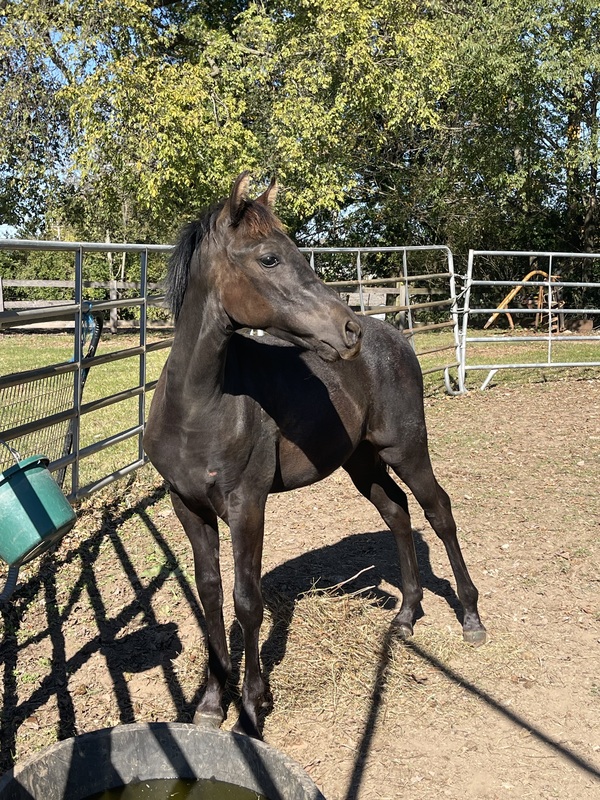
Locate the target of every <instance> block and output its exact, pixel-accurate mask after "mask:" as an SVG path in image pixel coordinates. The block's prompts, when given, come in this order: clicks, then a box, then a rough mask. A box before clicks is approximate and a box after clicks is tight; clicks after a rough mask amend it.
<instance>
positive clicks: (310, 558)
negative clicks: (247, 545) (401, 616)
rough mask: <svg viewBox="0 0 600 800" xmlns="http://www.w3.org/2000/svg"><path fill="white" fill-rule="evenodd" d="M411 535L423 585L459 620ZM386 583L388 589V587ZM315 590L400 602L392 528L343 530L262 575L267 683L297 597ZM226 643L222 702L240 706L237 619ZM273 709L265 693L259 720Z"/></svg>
mask: <svg viewBox="0 0 600 800" xmlns="http://www.w3.org/2000/svg"><path fill="white" fill-rule="evenodd" d="M413 536H414V540H415V549H416V553H417V561H418V564H419V573H420V576H421V582H422V585H423V588H424V589H427V590H429V591H431V592H433V593H434V594H436V595H439V596H440V597H443V598H444V599H445V601H446V602H447V603H448V605H449V607H450V608H451V609H452V611H453V613H454V615H455V616H456V618H457V620H458V621H459V622H460V623H462V606H461V604H460V602H459V600H458V597H457V595H456V592H455V590H454V588H453V587H452V585H451V584H450V582H449V581H448V580H446V579H445V578H440V577H438V576H437V575H436V574H435V573H434V571H433V568H432V566H431V560H430V556H429V545H428V543H427V542H426V540H425V539H424V537H423V536H422V534H421V532H420V531H416V530H414V531H413ZM386 586H388V587H390V588H391V589H392V591H388V589H386V588H385V587H386ZM315 590H316V591H323V592H332V593H335V594H336V595H341V596H343V595H345V594H346V595H354V594H356V593H361V594H362V595H363V597H365V598H367V599H368V600H369V601H370V602H372V603H376V604H377V605H379V606H382V607H383V608H386V609H389V610H390V611H392V610H393V609H394V608H395V607H396V606H398V608H399V600H400V599H401V592H402V582H401V578H400V566H399V562H398V551H397V549H396V543H395V540H394V537H393V534H392V533H391V532H390V531H389V530H382V531H377V532H372V533H361V534H353V535H350V536H346V537H344V538H343V539H341V540H340V541H339V542H336V543H335V544H332V545H328V546H326V547H321V548H317V549H316V550H309V551H307V552H306V553H303V554H302V555H301V556H298V557H297V558H294V559H291V560H289V561H286V562H284V563H283V564H280V565H279V566H277V567H275V568H274V569H272V570H270V571H269V572H267V573H266V574H265V575H264V576H263V578H262V592H263V599H264V604H265V607H266V608H267V609H268V611H269V612H270V615H271V622H270V629H269V632H268V634H267V637H266V639H265V640H264V642H263V645H262V647H261V661H262V669H263V676H264V678H265V680H266V681H267V684H268V682H269V677H270V676H271V674H272V673H273V670H274V669H275V667H276V666H277V665H278V664H280V663H281V662H282V661H283V660H284V658H285V654H286V650H287V642H288V637H289V632H290V628H291V625H292V622H293V616H294V609H295V606H296V602H297V600H299V599H300V598H301V597H302V596H303V595H304V594H306V593H307V592H311V591H315ZM396 590H397V592H396ZM422 616H424V614H423V610H422V608H421V607H419V610H418V612H417V618H416V620H415V621H417V620H418V619H420V618H421V617H422ZM391 619H393V615H392V616H391V617H390V621H391ZM230 649H231V656H232V662H233V672H232V676H231V681H230V690H229V692H228V694H227V697H226V704H227V705H229V704H231V703H233V704H234V705H235V706H238V708H239V705H240V697H239V691H238V688H237V687H238V685H239V682H240V678H241V676H240V665H241V660H242V653H243V638H242V632H241V629H240V627H239V626H238V625H237V624H235V623H234V624H233V625H232V626H231V629H230ZM271 710H272V705H271V701H270V698H269V699H268V701H267V704H266V707H265V710H264V713H263V717H262V722H263V723H264V718H265V717H266V716H268V714H269V713H270V712H271Z"/></svg>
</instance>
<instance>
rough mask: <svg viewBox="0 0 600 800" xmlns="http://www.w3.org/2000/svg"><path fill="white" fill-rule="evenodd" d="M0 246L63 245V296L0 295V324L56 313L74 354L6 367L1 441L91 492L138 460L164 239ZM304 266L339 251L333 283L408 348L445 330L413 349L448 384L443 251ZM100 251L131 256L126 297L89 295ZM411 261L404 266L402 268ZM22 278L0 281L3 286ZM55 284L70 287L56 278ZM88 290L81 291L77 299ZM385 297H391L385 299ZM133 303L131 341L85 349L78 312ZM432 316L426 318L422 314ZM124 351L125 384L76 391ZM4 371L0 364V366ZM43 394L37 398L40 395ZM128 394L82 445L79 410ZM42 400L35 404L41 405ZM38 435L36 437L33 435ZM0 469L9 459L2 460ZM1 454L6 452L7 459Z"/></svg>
mask: <svg viewBox="0 0 600 800" xmlns="http://www.w3.org/2000/svg"><path fill="white" fill-rule="evenodd" d="M0 250H6V251H11V250H12V251H16V250H19V251H29V252H38V253H39V252H45V253H57V252H60V253H67V254H71V257H72V259H73V260H72V272H73V281H72V298H70V299H69V300H65V301H64V302H58V304H57V303H56V302H55V303H54V304H52V305H50V304H48V305H45V306H42V307H40V306H39V305H37V306H35V307H26V308H23V307H19V308H10V307H9V305H10V304H9V303H5V305H4V310H3V311H0V332H1V331H7V330H9V329H18V328H19V327H21V326H23V325H29V324H31V323H39V322H48V321H55V320H63V321H70V324H71V325H74V335H73V356H72V358H71V359H69V360H66V361H61V362H60V363H55V364H49V365H44V366H41V367H39V368H36V369H30V370H26V371H12V372H10V374H3V375H0V439H2V440H5V441H7V442H10V443H11V444H13V445H15V446H16V447H17V449H18V450H19V451H20V452H21V455H22V456H27V455H29V454H31V453H32V452H33V451H37V450H39V449H40V447H42V446H43V448H44V449H45V450H46V451H47V452H46V454H47V455H49V456H50V458H51V459H52V460H51V464H50V470H51V471H53V472H55V474H57V475H59V474H61V473H64V471H65V470H68V473H69V478H68V480H67V482H66V484H65V487H66V489H65V491H66V494H67V496H68V498H69V500H70V501H71V502H75V501H77V500H80V499H81V498H83V497H85V496H87V495H89V494H91V493H92V492H94V491H96V490H98V489H100V488H102V487H104V486H107V485H108V484H110V483H112V482H113V481H115V480H117V479H119V478H122V477H123V476H125V475H127V474H129V473H130V472H132V471H133V470H135V469H137V468H138V467H140V466H142V465H143V464H144V463H145V462H146V456H145V454H144V451H143V447H142V435H143V431H144V425H145V421H146V413H147V407H148V406H147V402H148V401H147V395H148V394H149V393H150V392H151V391H152V390H153V389H154V387H155V385H156V377H155V378H153V379H152V380H150V379H149V377H148V369H147V360H148V355H149V354H150V353H152V352H155V351H157V350H160V349H164V348H168V347H170V345H171V343H172V339H171V338H164V337H162V338H160V339H157V340H155V341H150V340H149V338H148V325H147V320H148V309H149V308H150V307H151V306H160V305H161V302H162V299H163V298H162V296H161V295H160V291H159V289H158V287H156V286H154V285H151V284H149V283H148V259H149V257H151V256H153V257H156V256H158V257H163V258H164V256H166V255H167V254H168V253H169V252H170V250H171V247H170V246H169V245H136V244H112V243H98V242H83V243H82V242H66V243H65V242H40V241H26V240H0ZM304 252H306V254H307V256H308V258H309V260H310V263H311V265H312V266H313V268H315V269H316V270H317V272H321V273H325V274H326V271H327V264H326V260H327V259H338V261H339V259H342V260H343V261H344V264H345V270H344V271H345V274H347V275H348V278H347V280H345V281H336V282H333V283H332V285H333V286H334V288H335V289H336V290H337V291H339V292H340V293H342V294H343V295H344V296H345V297H346V298H347V299H348V301H349V302H351V304H352V305H353V306H354V307H355V308H356V310H357V312H358V313H359V314H361V313H362V314H370V315H371V314H377V315H379V316H381V317H383V318H385V319H388V320H389V321H390V322H392V323H393V324H396V325H399V326H401V327H402V328H403V329H404V331H405V334H406V335H407V336H409V337H410V340H411V342H412V343H413V347H415V338H416V337H418V335H419V334H420V333H421V332H426V331H431V330H448V331H450V332H451V342H450V343H449V344H444V345H443V346H440V347H437V348H435V349H433V350H431V349H430V350H423V351H419V350H418V349H417V348H416V347H415V350H416V352H417V355H419V356H430V357H431V356H435V357H436V358H437V353H441V354H442V356H441V360H440V361H439V364H434V365H433V366H432V365H429V366H428V367H427V368H426V369H425V370H424V371H426V372H441V373H443V375H444V379H445V382H446V387H447V388H448V390H449V391H453V388H452V386H451V384H450V377H449V371H450V369H454V370H455V371H456V373H457V374H458V372H459V361H458V358H459V354H460V346H459V344H460V342H459V325H458V322H459V318H458V308H457V305H456V291H455V276H454V265H453V259H452V253H451V252H450V251H449V250H448V248H445V247H429V248H424V247H388V248H310V249H304ZM98 254H102V255H103V256H104V257H107V256H108V255H109V254H110V255H111V256H112V255H115V254H127V255H128V256H129V257H132V258H133V259H135V262H136V266H135V271H136V273H137V277H138V278H139V279H138V280H137V281H135V282H129V283H127V284H122V285H126V286H127V287H128V288H129V289H130V290H131V287H134V286H135V287H136V289H135V294H134V295H133V296H131V291H129V292H128V294H129V296H127V297H121V298H119V297H114V296H113V297H112V298H111V299H101V300H90V299H89V297H90V296H91V295H92V294H93V293H94V292H97V291H98V287H99V286H100V284H99V283H98V282H96V281H93V280H88V279H86V265H87V263H88V261H90V259H91V258H93V257H95V256H97V255H98ZM375 258H377V259H379V260H380V266H381V260H382V259H383V260H385V261H386V266H387V271H388V273H391V275H390V277H387V278H373V277H371V274H370V272H369V259H371V260H373V259H375ZM411 267H412V269H411ZM23 283H24V282H23V281H10V280H5V285H6V286H7V287H10V286H11V285H12V284H15V285H16V284H18V285H19V286H21V287H22V285H23ZM60 283H61V286H62V287H63V288H64V286H65V284H66V285H71V283H70V282H68V281H67V282H65V281H62V282H60ZM86 295H87V297H86ZM390 300H391V302H390ZM119 308H129V309H132V308H134V309H136V310H137V317H138V319H137V322H136V324H137V325H138V326H139V331H138V334H139V340H138V342H137V343H136V345H135V346H133V347H126V348H123V349H119V350H113V351H112V352H105V350H106V348H105V347H103V346H100V348H99V350H98V352H97V354H96V355H94V356H93V357H86V356H85V336H84V334H85V326H86V319H88V318H89V315H90V313H92V314H95V315H97V314H102V313H104V314H111V313H113V312H114V311H115V310H116V309H119ZM432 315H434V318H435V321H431V318H432ZM123 359H133V366H132V373H133V374H134V375H135V377H136V380H135V381H134V385H133V386H131V387H129V388H127V389H124V390H121V391H118V392H115V391H114V390H113V391H111V387H110V385H108V384H107V385H106V386H105V387H103V388H104V389H105V390H106V393H105V394H103V395H102V396H97V393H96V395H95V396H94V397H93V398H91V399H90V398H88V397H86V396H85V395H84V396H83V397H82V393H81V386H82V376H84V375H85V374H86V373H87V372H88V371H90V370H91V371H92V374H93V371H94V369H95V368H96V367H99V366H101V365H105V364H111V363H114V362H116V361H122V360H123ZM2 371H3V372H5V370H2ZM40 398H43V401H41V400H40ZM132 398H137V401H138V402H137V414H136V419H135V420H132V421H131V422H132V424H130V425H128V426H127V427H126V428H125V429H123V430H120V431H116V432H114V433H112V434H111V435H110V436H106V437H103V438H102V439H100V440H98V441H93V442H88V443H86V444H82V441H81V436H80V432H81V422H82V420H83V419H84V418H85V417H86V415H87V414H92V413H93V412H97V411H99V410H101V409H105V408H108V407H111V406H116V405H117V404H119V403H124V402H127V401H130V400H131V399H132ZM40 403H41V405H40ZM66 425H68V426H70V435H71V437H72V446H71V448H70V452H68V453H66V454H64V453H63V452H61V450H60V447H62V442H63V441H64V435H65V426H66ZM40 437H43V438H41V439H40ZM128 440H134V441H136V442H137V447H136V451H137V452H136V455H135V457H134V458H133V459H132V460H127V461H126V462H124V463H120V464H118V466H117V468H115V469H111V470H110V471H108V472H107V474H103V475H102V476H101V477H97V478H96V479H94V480H92V481H87V482H86V481H84V482H82V481H81V471H80V465H81V463H82V461H83V460H84V459H89V458H97V457H98V456H99V454H100V453H101V452H103V451H106V450H108V449H109V448H114V447H115V446H117V445H119V444H120V443H122V442H125V441H128ZM51 442H58V446H59V449H56V448H55V449H54V450H53V451H51V452H48V449H49V447H51V445H50V443H51ZM2 458H3V455H2V453H1V452H0V469H5V468H6V467H7V466H10V461H9V460H7V461H6V462H5V463H3V461H2ZM7 458H8V457H7Z"/></svg>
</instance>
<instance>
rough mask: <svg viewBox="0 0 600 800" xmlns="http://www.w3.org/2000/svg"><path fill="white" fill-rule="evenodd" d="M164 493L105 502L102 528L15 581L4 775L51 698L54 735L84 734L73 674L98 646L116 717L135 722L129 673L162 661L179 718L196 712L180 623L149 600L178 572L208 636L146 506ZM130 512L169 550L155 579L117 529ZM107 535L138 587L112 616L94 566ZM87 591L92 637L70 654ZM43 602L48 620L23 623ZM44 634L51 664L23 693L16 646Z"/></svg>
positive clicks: (7, 631)
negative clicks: (69, 636) (184, 674)
mask: <svg viewBox="0 0 600 800" xmlns="http://www.w3.org/2000/svg"><path fill="white" fill-rule="evenodd" d="M164 494H165V489H164V488H159V489H157V490H155V491H154V492H153V493H152V494H150V495H148V496H147V497H146V498H145V499H144V500H142V501H141V502H140V503H138V504H137V505H136V506H134V507H132V508H130V509H127V510H122V506H121V505H120V503H119V501H118V500H116V501H114V503H112V504H111V505H109V506H107V507H106V508H105V509H104V511H103V514H102V519H101V520H100V521H99V524H98V531H97V533H95V534H93V535H92V536H90V537H89V538H88V539H86V540H85V541H83V542H82V543H81V544H79V546H78V547H74V548H72V549H70V550H69V551H68V552H66V554H65V555H62V554H61V555H60V556H58V555H57V554H55V553H52V552H49V553H48V554H46V555H45V556H44V557H43V558H41V559H40V561H39V567H38V569H37V571H36V573H35V574H34V575H33V576H32V577H30V578H29V579H28V580H26V581H25V582H24V583H22V584H21V585H20V586H19V587H18V589H17V591H16V592H15V594H14V595H13V597H12V599H11V601H10V603H8V604H7V605H5V606H4V607H3V608H2V609H1V614H2V621H3V637H2V642H1V644H0V664H2V665H3V672H4V675H3V685H2V701H3V702H2V714H1V717H0V754H1V755H0V774H1V773H3V772H5V771H6V770H8V769H10V768H11V767H12V766H13V764H14V754H15V750H16V743H17V734H18V731H19V728H20V727H21V725H23V723H24V722H25V721H26V720H28V719H35V714H36V712H37V711H38V710H39V709H40V708H42V707H43V706H44V705H45V704H46V703H47V702H48V701H49V700H50V699H51V698H53V697H54V698H55V700H56V706H57V711H58V721H57V731H56V732H57V738H58V739H59V740H62V739H65V738H69V737H71V736H75V735H76V734H77V733H79V730H78V725H77V719H76V711H75V705H74V702H73V698H72V696H71V690H70V689H69V680H70V679H72V677H73V675H74V674H76V673H77V671H78V670H79V669H80V668H81V667H82V666H83V665H84V664H85V663H86V662H87V661H88V660H89V659H90V658H91V657H92V656H93V655H94V654H96V653H102V654H103V656H104V657H105V659H106V664H107V667H108V671H109V674H110V678H111V682H112V685H113V688H114V695H115V698H116V702H117V706H118V716H119V722H121V723H129V722H135V721H136V720H135V711H134V707H133V702H132V698H131V695H130V691H129V688H128V684H127V679H126V674H127V673H134V672H142V671H145V670H148V669H151V668H153V667H157V666H160V667H161V669H162V671H163V678H164V681H165V684H166V686H167V688H168V691H169V693H170V694H171V697H172V700H173V705H174V707H175V708H176V709H178V712H177V719H176V720H175V721H177V722H186V721H189V720H190V719H191V717H192V715H193V713H194V710H195V708H196V706H197V704H198V701H199V698H200V696H201V690H202V686H201V682H200V683H199V685H198V687H197V690H196V691H195V693H194V696H193V697H192V698H191V699H187V698H186V696H185V694H184V691H183V688H182V686H181V683H180V681H179V679H178V677H177V674H176V672H175V671H174V668H173V664H172V660H173V659H174V658H176V656H177V655H178V654H179V652H180V651H181V642H180V640H179V635H178V631H177V625H176V624H175V623H174V622H172V623H166V624H164V623H160V622H159V621H158V619H157V617H156V614H155V612H154V609H153V606H152V599H153V597H154V596H155V595H156V594H157V592H158V591H159V590H160V589H161V588H162V587H163V586H164V584H165V582H166V581H167V580H168V579H170V578H172V577H174V578H175V580H177V582H178V584H179V590H180V591H181V593H182V594H183V596H184V598H185V600H186V602H187V606H188V617H191V618H193V619H194V620H195V622H196V624H197V626H198V636H199V637H201V636H202V635H203V633H204V617H203V615H202V611H201V609H200V605H199V603H198V601H197V599H196V595H195V593H194V592H193V590H192V589H191V587H190V585H189V584H188V582H187V580H186V578H185V577H184V576H183V575H182V574H181V573H180V571H179V570H177V569H176V567H177V558H176V556H175V554H174V553H173V551H172V549H171V548H170V546H169V544H168V542H167V541H166V540H165V539H164V537H163V536H162V534H161V533H160V531H159V530H158V528H157V527H156V525H155V524H154V522H153V521H152V519H151V516H150V515H149V514H148V507H149V506H151V505H152V504H154V503H156V502H157V501H158V500H159V499H160V498H162V497H163V496H164ZM132 517H138V518H139V520H140V521H141V522H142V524H143V525H144V527H145V528H146V529H147V531H145V532H144V534H142V535H146V533H149V534H150V535H151V537H152V538H153V539H154V541H155V543H156V545H157V546H158V548H160V551H161V552H162V554H163V556H164V563H163V565H162V566H161V568H160V571H159V572H158V574H156V575H154V576H153V577H152V578H151V579H150V580H145V581H142V579H141V577H140V575H139V574H138V572H137V571H136V567H135V566H134V564H133V562H132V561H131V559H130V558H129V556H128V553H127V550H126V549H125V547H124V546H123V543H122V542H121V540H120V537H119V536H118V535H114V534H115V531H117V530H118V529H119V527H120V526H121V525H123V524H124V523H125V522H127V520H129V519H130V518H132ZM111 533H112V535H111ZM107 539H110V541H111V544H112V546H113V548H114V552H115V555H116V560H117V562H118V565H119V568H120V569H121V571H122V573H123V575H124V577H125V578H126V580H127V581H128V582H129V584H130V585H131V587H132V589H133V591H134V599H133V600H132V601H131V602H129V603H128V604H126V605H125V606H124V607H123V608H122V609H121V611H120V612H119V613H118V614H117V615H116V616H110V615H109V614H108V612H107V609H106V607H105V604H104V601H103V599H102V594H101V592H100V589H99V587H98V585H97V578H96V572H95V565H96V561H97V559H98V556H99V552H100V549H101V547H102V545H103V544H104V543H105V541H106V540H107ZM75 559H79V560H80V561H81V570H80V572H79V575H78V578H77V580H76V581H75V583H74V585H73V586H72V587H71V588H70V590H69V593H68V597H67V600H66V602H64V603H63V604H62V606H61V607H59V605H58V592H57V582H58V580H59V575H60V571H61V568H63V567H64V566H65V565H67V564H69V563H71V562H73V561H74V560H75ZM84 593H85V594H86V595H87V597H88V599H89V602H90V605H91V607H92V610H93V615H94V621H95V624H96V628H97V632H96V633H95V635H93V636H92V637H91V638H87V639H84V641H83V644H82V645H81V647H80V648H79V649H78V650H77V652H76V653H75V654H73V655H72V656H70V657H69V656H68V655H67V649H66V640H65V633H64V627H65V625H66V624H68V623H69V618H72V617H74V618H75V619H76V614H77V606H78V603H79V602H80V600H81V599H82V595H83V594H84ZM40 601H41V602H43V604H44V611H45V616H46V626H45V627H44V628H43V629H38V630H36V631H35V632H34V633H29V631H28V630H27V627H26V619H27V614H28V612H30V610H31V609H32V606H33V605H34V604H36V603H39V602H40ZM140 615H141V617H142V621H143V627H141V628H139V629H138V630H136V631H134V632H133V633H128V632H127V631H126V629H127V627H128V625H129V624H130V623H131V622H132V620H134V619H135V618H136V617H139V616H140ZM45 639H46V640H48V641H49V643H50V649H51V652H52V657H51V664H50V670H49V671H48V673H47V674H46V675H45V677H43V679H42V680H41V682H40V683H39V684H38V685H37V686H36V688H35V689H33V690H32V691H31V693H29V694H28V696H26V697H21V696H20V695H19V692H18V687H17V669H18V666H19V663H18V662H19V653H20V652H21V651H22V650H23V649H24V648H26V647H28V646H35V645H37V644H40V643H42V642H43V641H44V640H45ZM200 681H201V679H200ZM21 691H22V690H21Z"/></svg>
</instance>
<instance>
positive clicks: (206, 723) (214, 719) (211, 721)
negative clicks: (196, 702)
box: [194, 711, 223, 731]
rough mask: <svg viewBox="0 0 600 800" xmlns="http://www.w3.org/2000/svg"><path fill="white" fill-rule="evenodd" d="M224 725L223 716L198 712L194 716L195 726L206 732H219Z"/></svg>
mask: <svg viewBox="0 0 600 800" xmlns="http://www.w3.org/2000/svg"><path fill="white" fill-rule="evenodd" d="M222 723H223V715H222V714H207V713H206V711H197V712H196V713H195V714H194V725H197V726H198V728H202V729H203V730H206V731H214V730H218V729H219V728H220V727H221V725H222Z"/></svg>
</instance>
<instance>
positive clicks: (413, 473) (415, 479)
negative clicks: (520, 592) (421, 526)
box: [382, 447, 486, 645]
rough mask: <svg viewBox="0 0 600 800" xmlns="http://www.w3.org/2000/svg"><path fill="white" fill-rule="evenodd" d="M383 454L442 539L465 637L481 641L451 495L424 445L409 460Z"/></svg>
mask: <svg viewBox="0 0 600 800" xmlns="http://www.w3.org/2000/svg"><path fill="white" fill-rule="evenodd" d="M382 457H383V458H384V459H385V460H386V462H387V463H388V464H389V465H390V466H391V468H392V469H393V470H394V472H395V473H396V474H397V475H398V477H399V478H400V480H401V481H403V482H404V483H405V484H406V485H407V486H408V487H409V489H410V490H411V491H412V493H413V494H414V496H415V499H416V500H417V502H418V503H419V505H420V506H421V508H422V509H423V512H424V514H425V517H426V519H427V521H428V522H429V524H430V525H431V527H432V528H433V530H434V531H435V533H436V534H437V536H438V537H439V538H440V539H441V540H442V542H443V543H444V547H445V548H446V553H447V554H448V559H449V561H450V566H451V567H452V572H453V573H454V578H455V580H456V590H457V594H458V599H459V600H460V602H461V605H462V607H463V623H462V624H463V638H464V640H465V641H466V642H469V643H470V644H474V645H480V644H483V643H484V642H485V640H486V630H485V628H484V626H483V623H482V622H481V619H480V617H479V611H478V608H477V601H478V599H479V593H478V591H477V588H476V586H475V584H474V583H473V581H472V580H471V576H470V575H469V571H468V569H467V565H466V564H465V560H464V558H463V554H462V551H461V549H460V544H459V542H458V538H457V535H456V522H455V520H454V516H453V514H452V506H451V503H450V498H449V497H448V495H447V494H446V492H445V491H444V489H442V487H441V486H440V484H439V483H438V482H437V480H436V478H435V475H434V474H433V469H432V467H431V461H430V459H429V453H428V452H427V448H426V447H424V448H423V449H422V450H420V451H419V450H413V452H412V454H411V458H409V459H408V460H400V461H396V460H395V459H391V458H390V455H389V454H386V453H382ZM388 459H389V460H388Z"/></svg>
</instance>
